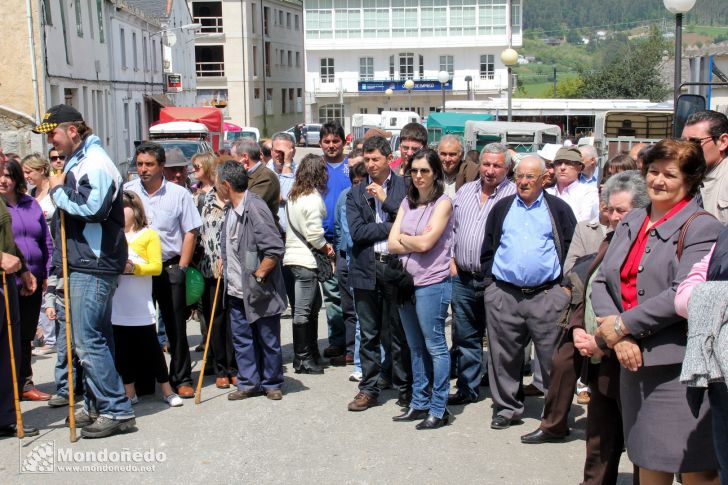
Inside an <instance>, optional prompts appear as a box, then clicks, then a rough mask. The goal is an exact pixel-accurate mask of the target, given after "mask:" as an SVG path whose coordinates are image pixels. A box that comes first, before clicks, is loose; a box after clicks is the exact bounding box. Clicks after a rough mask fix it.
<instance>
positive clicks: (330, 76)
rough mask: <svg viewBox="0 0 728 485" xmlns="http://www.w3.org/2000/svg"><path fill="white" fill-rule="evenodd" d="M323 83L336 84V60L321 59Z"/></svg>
mask: <svg viewBox="0 0 728 485" xmlns="http://www.w3.org/2000/svg"><path fill="white" fill-rule="evenodd" d="M321 82H322V83H332V82H334V58H333V57H324V58H323V59H321Z"/></svg>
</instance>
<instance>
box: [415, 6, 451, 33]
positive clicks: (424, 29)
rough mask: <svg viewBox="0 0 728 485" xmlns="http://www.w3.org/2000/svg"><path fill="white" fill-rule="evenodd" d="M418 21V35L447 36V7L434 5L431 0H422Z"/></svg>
mask: <svg viewBox="0 0 728 485" xmlns="http://www.w3.org/2000/svg"><path fill="white" fill-rule="evenodd" d="M426 3H428V5H425V4H426ZM420 19H421V20H420V22H421V24H420V33H421V35H422V36H423V37H429V36H435V37H439V36H446V35H447V21H446V20H447V6H441V5H434V4H433V3H432V0H430V2H426V1H425V0H422V8H421V9H420Z"/></svg>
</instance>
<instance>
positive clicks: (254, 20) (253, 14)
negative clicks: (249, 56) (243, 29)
mask: <svg viewBox="0 0 728 485" xmlns="http://www.w3.org/2000/svg"><path fill="white" fill-rule="evenodd" d="M256 25H258V5H257V4H255V3H251V4H250V32H252V33H253V34H254V33H255V28H256V27H255V26H256ZM256 99H257V98H256Z"/></svg>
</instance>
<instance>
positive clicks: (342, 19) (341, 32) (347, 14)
mask: <svg viewBox="0 0 728 485" xmlns="http://www.w3.org/2000/svg"><path fill="white" fill-rule="evenodd" d="M347 7H348V8H347ZM334 19H335V22H334V29H335V33H334V37H336V38H341V39H345V38H360V37H361V29H362V15H361V2H359V1H358V0H348V2H347V0H339V1H338V2H336V10H334Z"/></svg>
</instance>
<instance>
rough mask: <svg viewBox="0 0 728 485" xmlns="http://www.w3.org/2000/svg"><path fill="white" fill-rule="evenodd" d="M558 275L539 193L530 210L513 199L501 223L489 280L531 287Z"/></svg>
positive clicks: (559, 267)
mask: <svg viewBox="0 0 728 485" xmlns="http://www.w3.org/2000/svg"><path fill="white" fill-rule="evenodd" d="M560 275H561V264H560V263H559V256H558V254H556V245H555V244H554V234H553V226H552V224H551V217H550V216H549V212H548V207H547V206H546V202H545V200H544V195H543V193H541V195H540V196H539V197H538V199H536V201H535V202H534V203H533V204H531V207H526V204H525V203H524V202H523V200H522V199H521V198H520V197H519V196H516V198H515V199H514V200H513V205H511V208H510V209H509V211H508V214H507V215H506V218H505V220H504V221H503V229H502V233H501V240H500V245H499V246H498V249H496V252H495V257H494V259H493V277H494V278H495V279H496V280H498V281H504V282H506V283H510V284H512V285H515V286H519V287H526V288H532V287H535V286H540V285H542V284H544V283H548V282H549V281H554V280H556V279H557V278H558V277H559V276H560Z"/></svg>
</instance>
